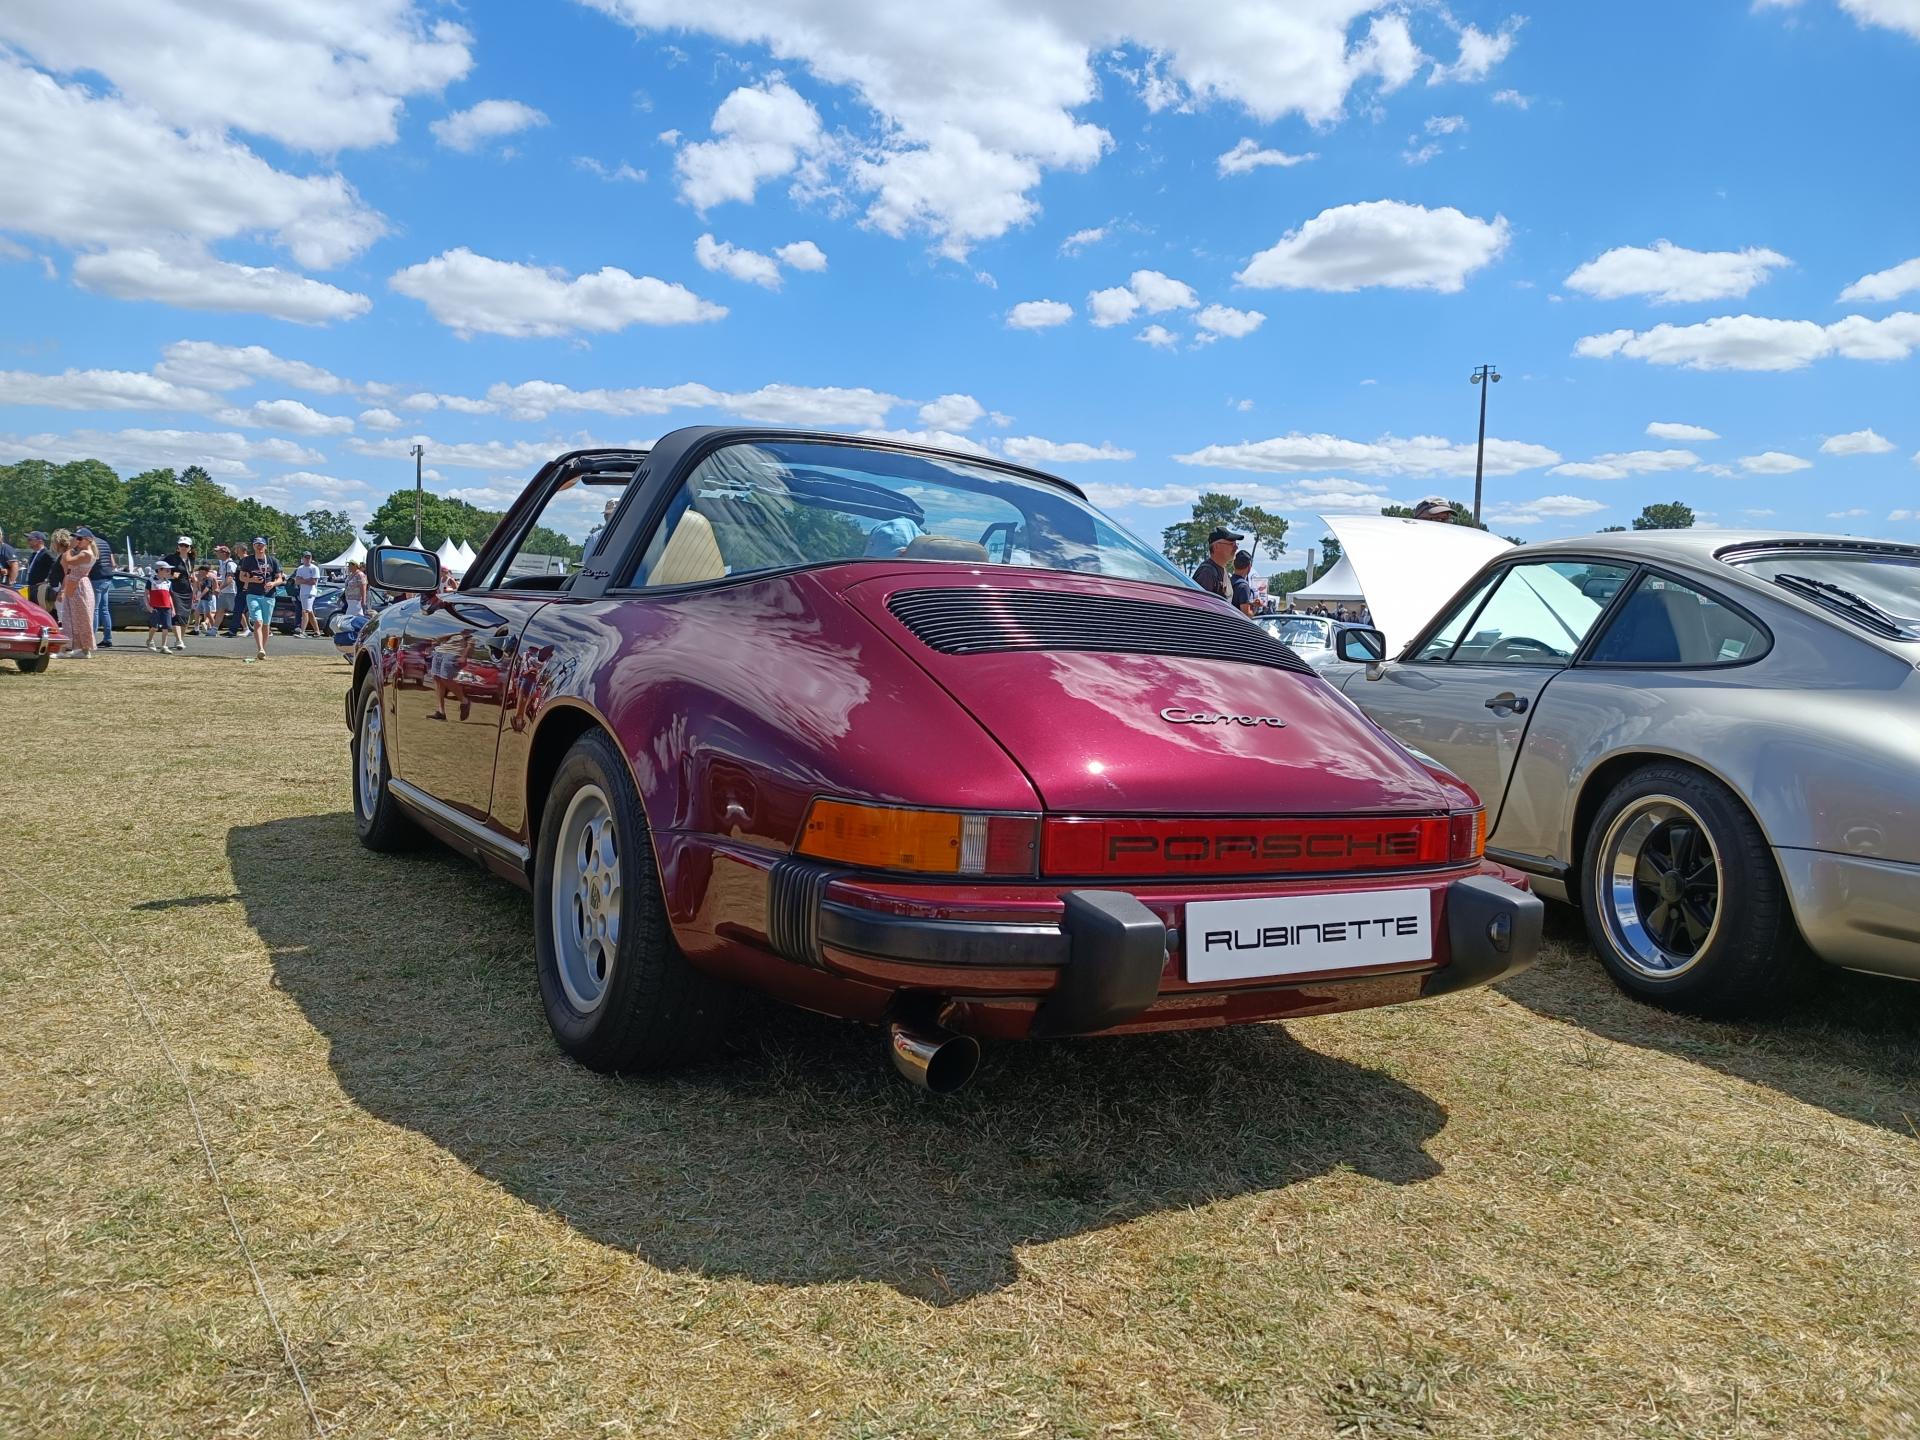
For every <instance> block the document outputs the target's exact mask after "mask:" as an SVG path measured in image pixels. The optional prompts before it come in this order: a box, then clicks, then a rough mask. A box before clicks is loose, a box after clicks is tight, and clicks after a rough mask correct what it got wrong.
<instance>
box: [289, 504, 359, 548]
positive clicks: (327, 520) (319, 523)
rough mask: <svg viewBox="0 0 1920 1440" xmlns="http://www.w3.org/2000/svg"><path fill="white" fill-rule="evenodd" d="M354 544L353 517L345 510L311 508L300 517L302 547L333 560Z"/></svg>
mask: <svg viewBox="0 0 1920 1440" xmlns="http://www.w3.org/2000/svg"><path fill="white" fill-rule="evenodd" d="M351 544H353V519H352V517H351V516H349V515H348V514H347V512H346V511H344V510H309V511H307V513H306V514H304V515H302V516H301V517H300V548H301V549H302V550H311V551H313V556H314V558H315V559H316V560H331V559H332V558H333V557H334V556H336V555H338V554H339V553H340V552H341V551H342V550H344V549H346V548H347V547H348V546H349V545H351Z"/></svg>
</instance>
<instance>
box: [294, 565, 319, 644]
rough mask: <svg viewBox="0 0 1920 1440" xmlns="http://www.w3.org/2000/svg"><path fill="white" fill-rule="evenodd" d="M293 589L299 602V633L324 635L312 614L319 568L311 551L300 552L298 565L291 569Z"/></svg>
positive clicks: (317, 586)
mask: <svg viewBox="0 0 1920 1440" xmlns="http://www.w3.org/2000/svg"><path fill="white" fill-rule="evenodd" d="M293 588H294V592H295V594H296V595H297V596H298V598H299V601H300V633H301V634H302V635H306V634H314V635H325V634H326V633H327V632H326V631H324V630H322V629H321V628H320V622H319V620H318V619H316V618H315V617H314V613H313V597H314V595H315V594H317V593H318V592H319V589H320V567H319V566H318V565H316V564H314V563H313V552H312V551H311V550H303V551H301V553H300V563H299V564H298V565H296V566H294V567H293Z"/></svg>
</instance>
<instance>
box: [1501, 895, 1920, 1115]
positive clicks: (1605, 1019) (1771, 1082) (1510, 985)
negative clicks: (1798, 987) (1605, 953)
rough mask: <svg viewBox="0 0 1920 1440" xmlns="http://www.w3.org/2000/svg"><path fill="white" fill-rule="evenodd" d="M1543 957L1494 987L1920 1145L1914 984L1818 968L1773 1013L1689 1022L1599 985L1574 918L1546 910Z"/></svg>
mask: <svg viewBox="0 0 1920 1440" xmlns="http://www.w3.org/2000/svg"><path fill="white" fill-rule="evenodd" d="M1547 940H1548V942H1549V943H1548V948H1547V954H1546V955H1545V956H1544V957H1543V958H1542V960H1541V962H1540V963H1539V964H1538V965H1536V966H1534V967H1533V968H1532V969H1531V970H1527V971H1524V972H1522V973H1521V974H1519V975H1516V976H1514V977H1513V978H1512V979H1511V980H1503V981H1501V982H1500V984H1499V986H1498V987H1497V988H1498V989H1499V990H1500V992H1501V993H1502V994H1504V995H1506V996H1507V997H1508V998H1509V999H1512V1000H1516V1001H1518V1002H1519V1003H1520V1004H1522V1005H1524V1006H1526V1007H1527V1008H1528V1009H1529V1010H1533V1011H1535V1012H1536V1013H1538V1014H1541V1015H1544V1016H1547V1017H1549V1018H1551V1019H1555V1020H1564V1021H1566V1022H1568V1023H1570V1024H1573V1025H1578V1026H1581V1027H1582V1028H1584V1029H1586V1030H1589V1031H1591V1032H1593V1033H1594V1034H1596V1035H1600V1036H1603V1037H1604V1038H1606V1039H1608V1040H1616V1041H1619V1042H1620V1043H1622V1044H1625V1045H1636V1046H1640V1047H1642V1048H1646V1049H1653V1050H1663V1051H1665V1052H1667V1053H1668V1054H1670V1055H1674V1056H1677V1057H1679V1058H1681V1059H1684V1060H1691V1061H1694V1062H1696V1063H1698V1064H1702V1065H1708V1066H1711V1067H1712V1068H1714V1069H1716V1070H1719V1071H1721V1072H1722V1073H1724V1074H1727V1075H1732V1076H1736V1077H1738V1078H1739V1079H1742V1080H1745V1081H1748V1082H1750V1083H1752V1084H1755V1085H1762V1086H1765V1087H1766V1088H1767V1089H1769V1090H1776V1091H1779V1092H1780V1093H1781V1094H1783V1095H1790V1096H1792V1097H1793V1098H1794V1099H1796V1100H1801V1101H1804V1102H1805V1103H1807V1104H1809V1105H1818V1106H1820V1107H1821V1108H1823V1109H1825V1110H1829V1111H1831V1112H1832V1113H1833V1114H1835V1115H1841V1116H1844V1117H1846V1118H1847V1119H1850V1120H1860V1121H1865V1122H1866V1123H1868V1124H1871V1125H1880V1126H1884V1127H1885V1128H1887V1129H1889V1130H1892V1131H1894V1132H1895V1133H1896V1134H1899V1135H1903V1136H1907V1137H1910V1138H1920V984H1914V983H1912V982H1910V981H1904V980H1887V979H1882V978H1880V977H1878V976H1874V975H1856V974H1852V973H1850V972H1848V971H1844V970H1835V969H1831V968H1828V967H1821V968H1820V969H1819V970H1818V971H1817V972H1816V974H1815V975H1814V977H1813V980H1812V983H1811V985H1810V987H1809V990H1808V993H1807V994H1806V995H1804V996H1803V997H1801V998H1800V999H1799V1000H1797V1001H1795V1002H1794V1003H1793V1004H1792V1005H1791V1006H1789V1007H1787V1008H1786V1009H1784V1010H1783V1011H1781V1012H1780V1013H1779V1014H1776V1015H1767V1016H1759V1017H1755V1018H1751V1019H1744V1020H1739V1021H1726V1022H1722V1021H1711V1020H1698V1019H1695V1018H1693V1017H1691V1016H1687V1015H1676V1014H1673V1013H1671V1012H1669V1011H1666V1010H1662V1009H1659V1008H1658V1007H1656V1006H1653V1005H1647V1004H1643V1003H1642V1002H1640V1001H1638V1000H1634V999H1632V998H1630V997H1629V996H1627V995H1626V994H1625V993H1623V992H1622V991H1621V990H1620V989H1619V988H1618V987H1617V986H1615V985H1614V984H1613V982H1612V981H1611V980H1610V979H1609V978H1608V976H1607V973H1606V971H1605V970H1604V969H1603V968H1602V967H1601V965H1600V961H1599V959H1598V958H1597V957H1596V956H1595V955H1594V953H1593V951H1592V949H1591V948H1590V946H1589V945H1588V942H1587V932H1586V926H1585V924H1584V923H1583V921H1582V920H1581V918H1580V915H1579V912H1578V911H1576V910H1574V909H1572V908H1571V907H1569V906H1566V905H1549V906H1548V907H1547Z"/></svg>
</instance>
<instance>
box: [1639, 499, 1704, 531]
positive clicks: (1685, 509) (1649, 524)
mask: <svg viewBox="0 0 1920 1440" xmlns="http://www.w3.org/2000/svg"><path fill="white" fill-rule="evenodd" d="M1633 528H1634V529H1636V530H1691V529H1692V528H1693V507H1692V506H1691V505H1683V504H1681V502H1680V501H1678V500H1670V501H1668V502H1667V503H1666V504H1664V505H1649V506H1647V507H1646V508H1645V509H1644V510H1642V511H1641V512H1640V513H1639V514H1638V515H1636V516H1634V517H1633Z"/></svg>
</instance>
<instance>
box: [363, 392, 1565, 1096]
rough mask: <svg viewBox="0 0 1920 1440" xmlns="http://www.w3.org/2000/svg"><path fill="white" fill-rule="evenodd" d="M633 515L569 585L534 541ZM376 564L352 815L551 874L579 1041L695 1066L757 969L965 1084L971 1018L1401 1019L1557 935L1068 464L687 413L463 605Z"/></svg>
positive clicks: (572, 464)
mask: <svg viewBox="0 0 1920 1440" xmlns="http://www.w3.org/2000/svg"><path fill="white" fill-rule="evenodd" d="M609 500H612V501H614V502H616V504H615V505H614V506H613V507H611V518H610V519H609V520H608V522H607V523H606V525H605V528H604V529H601V530H599V531H597V532H596V533H595V534H594V535H593V536H592V537H591V539H590V542H589V546H588V549H587V553H586V554H585V555H584V557H583V558H582V559H581V560H578V561H575V562H573V563H572V564H571V565H570V566H569V567H568V569H567V570H566V571H565V572H564V573H544V559H538V560H536V559H527V558H524V557H523V555H522V549H523V547H524V546H526V545H527V544H528V537H529V536H530V535H532V534H534V533H536V531H535V527H536V526H538V527H540V529H541V530H542V531H547V532H551V531H553V530H559V531H561V532H563V533H572V534H585V533H587V531H588V527H589V526H591V525H594V524H595V523H596V522H597V521H598V520H599V519H600V517H601V515H602V513H603V509H606V508H608V507H607V506H606V503H605V502H607V501H609ZM996 535H1017V536H1018V537H1019V543H1018V545H1017V546H1016V545H1013V544H1011V543H1008V544H1003V545H1002V546H1001V551H1000V553H1001V554H1002V555H1004V556H1005V557H1006V560H1007V562H1008V563H995V562H994V561H993V559H992V558H991V552H990V549H989V545H990V543H991V541H992V538H993V537H994V536H996ZM369 571H370V573H371V575H372V578H373V581H374V583H375V584H377V585H381V586H384V587H386V588H387V589H389V590H394V591H411V592H420V593H417V594H416V595H414V596H411V597H410V598H407V599H404V600H401V601H398V602H397V603H395V604H393V605H390V606H389V607H388V608H387V609H386V611H385V612H384V613H382V614H381V615H380V616H379V617H377V618H376V619H375V620H374V621H373V622H372V623H370V624H369V625H368V626H367V627H366V629H365V631H364V632H363V633H362V635H361V637H360V643H359V646H358V648H357V650H356V652H355V654H354V672H353V683H352V687H351V689H350V690H349V692H348V697H347V706H346V711H347V721H348V724H349V725H350V727H351V728H352V734H353V760H354V787H353V794H354V815H355V820H356V823H357V826H358V829H359V834H360V837H361V839H362V841H363V842H364V843H365V844H367V845H368V846H370V847H372V848H374V849H389V848H394V847H397V846H399V845H401V844H402V843H403V842H405V841H406V840H407V839H408V838H409V837H410V836H411V835H412V834H413V833H414V832H416V831H417V830H419V829H424V830H426V831H428V832H430V833H432V834H433V835H435V836H437V837H438V838H439V839H441V840H442V841H444V842H445V843H447V844H449V845H451V846H453V847H454V848H456V849H458V850H460V851H462V852H464V853H466V854H468V855H470V856H472V857H474V858H476V859H478V860H480V861H481V862H482V863H484V864H485V865H487V866H488V867H489V868H491V869H492V870H494V871H496V872H497V873H499V874H501V875H503V876H506V877H507V878H509V879H512V880H514V881H516V882H517V883H519V884H521V885H523V886H526V887H527V888H529V889H530V890H531V891H532V893H533V913H534V934H535V967H536V970H537V973H538V979H539V988H540V994H541V997H542V1000H543V1002H544V1004H545V1008H546V1013H547V1019H548V1021H549V1024H550V1025H551V1027H552V1029H553V1032H554V1034H555V1036H556V1037H557V1038H558V1040H559V1042H560V1044H561V1045H562V1046H563V1047H564V1048H565V1049H566V1050H567V1051H568V1052H570V1053H571V1054H573V1055H574V1056H576V1057H578V1058H579V1059H580V1060H582V1061H583V1062H585V1063H586V1064H588V1065H591V1066H593V1067H595V1068H599V1069H604V1070H615V1071H633V1070H646V1069H654V1068H659V1067H664V1066H669V1065H673V1064H676V1063H679V1062H681V1061H683V1060H685V1059H687V1058H688V1057H690V1056H692V1055H693V1054H695V1053H696V1052H697V1051H699V1050H700V1049H702V1048H703V1047H704V1046H705V1045H706V1044H707V1043H709V1042H710V1041H712V1040H714V1039H715V1038H716V1037H717V1036H718V1035H719V1034H720V1033H721V1030H722V1028H723V1026H724V1025H725V1023H726V1019H727V1013H728V1002H729V996H730V993H731V992H732V990H733V988H734V987H735V986H739V985H745V986H750V987H753V988H757V989H760V990H764V991H767V992H770V993H772V994H774V995H776V996H779V997H781V998H783V999H786V1000H788V1001H791V1002H792V1003H794V1004H798V1005H802V1006H805V1007H807V1008H810V1009H814V1010H819V1011H825V1012H828V1013H831V1014H836V1015H842V1016H847V1017H851V1018H854V1019H858V1020H862V1021H867V1022H871V1023H877V1024H885V1025H887V1026H888V1027H889V1036H890V1048H891V1052H892V1055H893V1058H894V1061H895V1063H896V1065H898V1066H899V1067H900V1068H901V1070H902V1071H903V1072H904V1073H906V1074H907V1075H908V1076H909V1077H910V1078H913V1079H915V1080H917V1081H918V1082H919V1083H922V1084H924V1085H927V1086H928V1087H930V1088H933V1089H949V1088H952V1087H953V1086H955V1085H957V1084H961V1083H964V1082H965V1080H966V1079H967V1077H968V1076H969V1075H970V1074H971V1073H972V1070H973V1066H974V1063H975V1061H976V1059H977V1056H978V1044H977V1041H976V1039H975V1037H1008V1038H1018V1037H1024V1036H1056V1035H1077V1034H1089V1033H1115V1032H1123V1031H1141V1030H1158V1029H1190V1028H1195V1027H1200V1026H1215V1025H1230V1024H1239V1023H1243V1022H1249V1021H1259V1020H1271V1019H1277V1018H1281V1017H1285V1016H1289V1015H1304V1014H1319V1013H1324V1012H1326V1011H1332V1010H1343V1009H1354V1008H1359V1007H1363V1006H1370V1005H1382V1004H1388V1003H1392V1002H1395V1001H1401V1000H1412V999H1416V998H1419V997H1421V996H1425V995H1438V994H1444V993H1446V992H1449V991H1453V990H1458V989H1461V988H1463V987H1465V986H1470V985H1478V984H1483V983H1485V982H1487V981H1489V980H1494V979H1497V978H1499V977H1501V976H1503V975H1506V974H1508V973H1510V972H1512V971H1514V970H1516V969H1519V968H1521V967H1522V966H1524V965H1526V964H1527V963H1529V962H1530V961H1531V960H1532V959H1533V956H1534V954H1535V951H1536V949H1537V946H1538V941H1539V934H1540V920H1541V904H1540V902H1539V901H1538V900H1537V899H1535V898H1534V897H1533V896H1532V895H1531V894H1529V893H1528V890H1527V885H1526V881H1525V878H1524V877H1523V876H1521V875H1520V874H1519V873H1518V872H1517V871H1513V870H1508V869H1505V868H1504V867H1501V866H1499V865H1495V864H1491V863H1489V862H1488V861H1487V860H1485V859H1484V858H1483V855H1482V849H1483V842H1484V830H1485V812H1484V810H1483V809H1482V808H1481V805H1480V802H1479V800H1478V799H1477V798H1476V797H1475V796H1474V794H1473V792H1472V791H1471V790H1469V789H1468V788H1467V787H1466V786H1465V785H1464V784H1463V783H1462V782H1460V781H1459V780H1458V779H1456V778H1455V777H1454V776H1453V775H1451V774H1450V773H1448V772H1447V771H1445V770H1443V769H1441V768H1439V767H1438V766H1437V765H1434V764H1432V763H1430V762H1427V761H1424V760H1422V759H1420V758H1419V757H1418V756H1416V755H1414V754H1412V753H1411V752H1409V751H1407V750H1406V749H1403V748H1402V747H1401V746H1400V745H1399V744H1398V743H1397V742H1395V741H1393V740H1392V739H1390V738H1389V737H1388V736H1387V735H1385V734H1384V733H1383V732H1382V731H1380V730H1379V729H1378V728H1377V727H1375V726H1374V725H1372V724H1371V723H1369V722H1368V721H1367V720H1366V719H1365V718H1364V717H1363V716H1361V715H1360V713H1359V712H1358V711H1357V710H1355V709H1354V708H1353V706H1352V705H1351V704H1350V703H1349V702H1348V701H1347V700H1345V699H1344V698H1343V697H1342V696H1341V695H1340V694H1339V693H1338V692H1337V691H1336V690H1334V689H1333V688H1332V687H1331V686H1329V685H1327V684H1326V683H1325V682H1324V681H1322V680H1321V679H1320V678H1319V676H1318V675H1316V674H1315V673H1314V671H1313V670H1312V669H1311V668H1310V667H1308V666H1307V665H1306V664H1304V663H1303V662H1302V661H1301V660H1300V659H1299V658H1298V657H1297V656H1296V655H1294V654H1293V652H1292V651H1291V650H1289V649H1288V648H1287V647H1286V646H1285V645H1282V644H1280V643H1279V642H1278V641H1276V640H1275V639H1273V637H1271V636H1270V635H1268V634H1267V633H1266V632H1265V631H1264V630H1262V629H1261V628H1260V627H1259V626H1257V625H1254V624H1252V623H1250V622H1249V621H1248V620H1247V619H1246V618H1245V617H1244V616H1242V615H1240V614H1238V613H1236V612H1235V611H1233V610H1232V609H1230V608H1229V607H1228V606H1226V605H1225V604H1223V603H1222V602H1220V601H1219V600H1217V599H1215V598H1213V597H1210V596H1207V595H1205V594H1203V593H1201V592H1200V591H1199V590H1198V589H1197V588H1195V587H1194V586H1193V585H1192V584H1191V583H1190V582H1189V581H1188V580H1187V579H1186V578H1185V577H1184V576H1182V575H1180V574H1179V573H1177V572H1176V571H1174V570H1173V569H1172V568H1170V567H1169V566H1168V565H1167V563H1166V562H1165V561H1164V560H1162V559H1161V557H1160V556H1158V555H1157V554H1155V553H1154V552H1153V551H1152V550H1151V549H1150V548H1149V547H1147V546H1146V545H1144V544H1142V543H1140V542H1139V541H1137V540H1135V539H1133V538H1131V537H1130V536H1128V535H1126V534H1125V533H1124V532H1123V531H1121V530H1120V529H1119V528H1118V527H1117V526H1115V525H1114V524H1113V523H1112V522H1110V521H1109V520H1107V519H1106V518H1105V517H1104V516H1102V515H1100V514H1099V513H1098V512H1097V511H1095V510H1094V509H1093V508H1092V507H1091V506H1090V505H1088V504H1087V502H1086V501H1085V499H1084V498H1083V497H1082V496H1081V494H1080V492H1079V491H1078V490H1077V489H1076V488H1075V487H1074V486H1072V485H1071V484H1069V483H1067V482H1066V481H1064V480H1060V479H1056V478H1054V477H1053V476H1050V475H1045V474H1042V473H1039V472H1037V471H1032V470H1027V469H1023V468H1021V467H1018V466H1014V465H1011V464H1004V463H1000V462H996V461H993V460H989V459H984V458H981V457H977V456H963V455H955V454H947V453H943V452H939V451H934V450H928V449H922V448H918V447H914V446H907V445H900V444H892V443H888V442H883V441H870V440H863V439H862V440H856V439H848V438H845V437H840V436H828V435H808V434H796V433H791V432H779V431H767V430H755V429H737V428H695V429H686V430H678V431H675V432H673V433H672V434H670V435H668V436H666V437H665V438H664V439H662V440H661V441H660V442H659V443H658V444H657V445H656V446H655V447H654V448H653V450H652V452H651V455H648V454H647V453H645V452H639V451H631V450H611V451H609V450H602V451H590V452H579V453H574V454H569V455H564V456H562V457H560V458H559V459H557V460H555V461H553V462H552V463H550V464H549V465H547V466H546V467H544V468H543V469H542V470H541V471H540V472H539V474H538V475H536V476H535V477H534V479H533V481H532V483H531V484H530V485H529V486H528V488H527V490H526V492H525V493H524V494H523V495H522V496H521V498H520V499H519V501H518V502H517V503H516V504H515V505H514V506H513V508H512V509H511V510H510V511H508V513H507V515H506V517H505V518H504V519H503V520H502V522H501V524H500V526H499V528H498V529H496V531H495V532H494V534H493V535H492V536H491V537H490V538H489V540H488V541H487V544H486V546H485V547H484V548H483V549H482V550H481V552H480V554H479V556H478V558H477V560H476V561H475V563H474V565H473V567H472V569H471V570H469V571H468V573H467V575H466V577H465V579H464V580H463V582H462V584H461V586H460V588H459V589H458V590H457V591H454V592H452V593H449V594H444V595H440V594H433V593H427V592H431V591H432V590H433V588H434V586H435V584H436V582H437V580H438V577H439V566H438V564H437V562H436V561H435V559H434V557H433V556H432V555H431V554H429V553H427V552H425V551H419V550H410V549H402V548H399V547H388V546H383V547H379V548H376V549H375V550H374V551H373V553H372V555H371V556H370V558H369Z"/></svg>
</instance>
